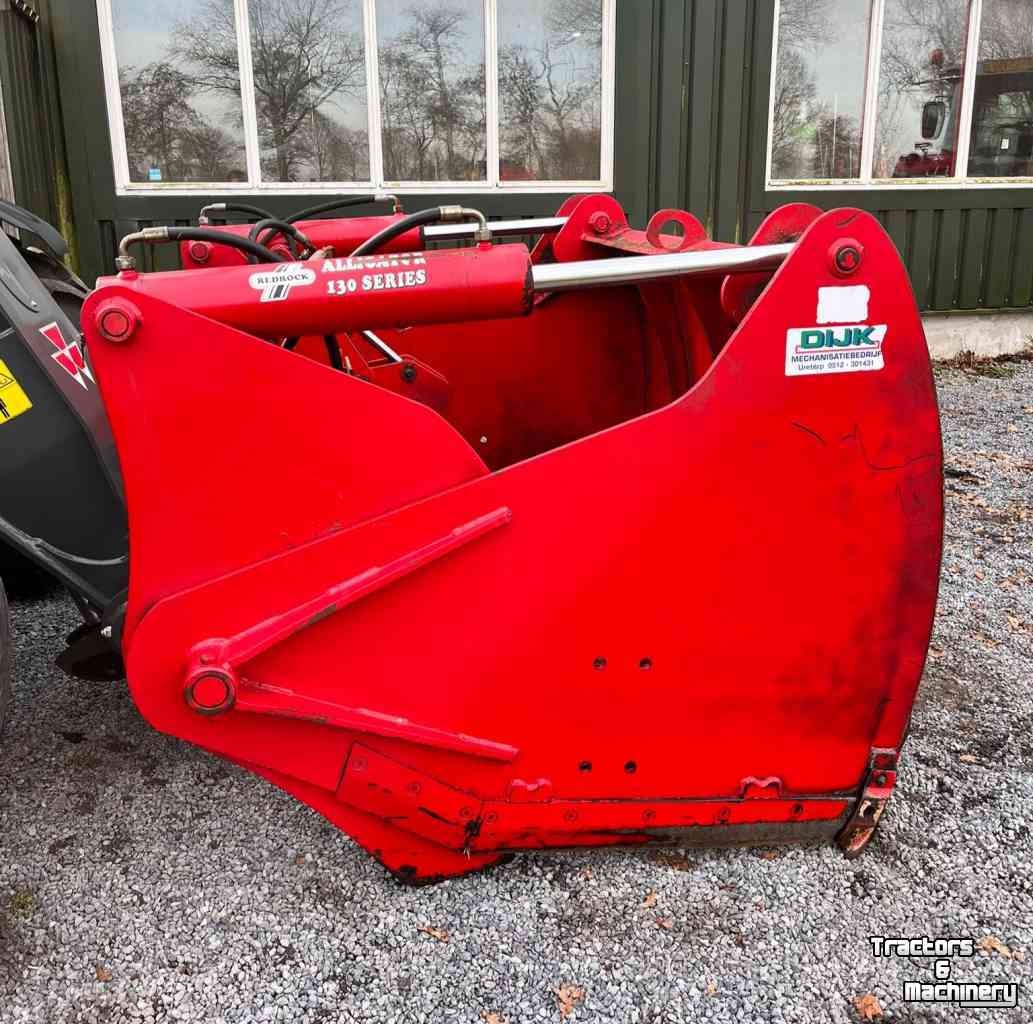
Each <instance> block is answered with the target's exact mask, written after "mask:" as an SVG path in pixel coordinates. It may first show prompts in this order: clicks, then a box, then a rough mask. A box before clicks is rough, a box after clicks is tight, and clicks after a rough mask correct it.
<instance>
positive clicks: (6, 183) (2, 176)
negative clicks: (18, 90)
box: [0, 82, 14, 203]
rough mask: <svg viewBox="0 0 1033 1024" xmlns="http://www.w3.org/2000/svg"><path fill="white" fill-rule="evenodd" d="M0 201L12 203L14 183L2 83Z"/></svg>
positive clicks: (0, 108) (0, 105)
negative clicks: (4, 200)
mask: <svg viewBox="0 0 1033 1024" xmlns="http://www.w3.org/2000/svg"><path fill="white" fill-rule="evenodd" d="M0 199H6V200H8V201H9V202H12V203H13V202H14V181H13V180H12V174H11V153H10V150H9V149H8V146H7V120H6V117H5V115H4V91H3V83H2V82H0Z"/></svg>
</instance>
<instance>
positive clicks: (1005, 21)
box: [968, 0, 1033, 178]
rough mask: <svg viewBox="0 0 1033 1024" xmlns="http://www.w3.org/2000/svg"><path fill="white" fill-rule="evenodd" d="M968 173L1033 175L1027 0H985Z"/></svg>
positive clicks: (1031, 37)
mask: <svg viewBox="0 0 1033 1024" xmlns="http://www.w3.org/2000/svg"><path fill="white" fill-rule="evenodd" d="M968 173H969V174H970V175H971V176H972V177H977V178H1010V177H1011V178H1014V177H1026V176H1029V175H1033V29H1031V16H1030V4H1029V0H983V24H982V31H981V33H980V38H979V65H978V67H977V69H976V90H975V103H974V106H973V111H972V138H971V144H970V148H969V161H968Z"/></svg>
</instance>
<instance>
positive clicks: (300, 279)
mask: <svg viewBox="0 0 1033 1024" xmlns="http://www.w3.org/2000/svg"><path fill="white" fill-rule="evenodd" d="M315 280H316V275H315V272H314V271H312V270H309V269H308V267H302V266H300V265H299V264H297V263H281V264H280V265H279V266H278V267H277V268H276V269H275V270H263V271H261V272H260V273H257V274H252V275H251V276H250V277H249V278H248V284H250V285H251V287H252V288H254V289H255V291H258V292H261V293H262V296H261V298H260V299H259V300H258V301H259V302H282V301H283V300H284V299H285V298H287V296H288V295H290V293H291V289H292V288H296V287H297V286H298V285H305V284H313V283H314V282H315Z"/></svg>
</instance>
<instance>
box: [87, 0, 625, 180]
mask: <svg viewBox="0 0 1033 1024" xmlns="http://www.w3.org/2000/svg"><path fill="white" fill-rule="evenodd" d="M233 3H234V8H235V12H236V15H237V33H238V37H237V47H238V55H239V60H240V79H241V106H242V112H243V123H244V145H245V152H246V157H247V170H248V180H247V181H246V182H225V181H214V182H191V183H190V184H189V185H184V184H178V183H175V182H170V183H164V182H149V181H147V182H134V181H130V176H129V155H128V150H127V148H126V136H125V123H124V121H123V119H122V97H121V91H120V89H119V82H118V58H117V54H116V51H115V27H114V19H113V16H112V9H111V0H97V22H98V27H99V30H100V48H101V59H102V63H103V69H104V91H105V96H106V99H107V109H108V125H109V126H110V131H111V156H112V162H113V165H114V171H115V190H116V193H117V194H118V195H120V196H129V195H141V194H144V195H154V194H160V195H167V196H207V195H210V194H211V193H213V192H218V193H220V194H227V195H230V194H232V195H269V194H274V195H288V196H291V195H312V194H316V195H318V194H319V193H322V192H326V193H330V194H333V195H353V194H355V195H358V194H362V193H365V192H369V191H371V190H383V191H389V192H393V193H397V194H399V195H420V194H426V193H437V192H449V193H464V194H465V193H491V194H495V195H510V194H526V193H532V194H533V193H553V192H563V193H569V192H612V191H613V164H614V101H615V86H616V45H615V40H616V24H617V0H602V4H603V38H602V51H601V55H600V57H601V64H602V67H601V70H602V83H601V84H602V103H601V116H602V124H601V126H600V128H601V131H600V170H601V172H602V177H601V178H599V179H598V180H596V181H552V180H550V181H513V182H507V181H501V180H500V179H499V118H498V111H499V81H498V46H497V41H498V0H482V3H483V5H484V12H483V17H484V44H485V83H486V86H485V87H486V89H487V97H486V104H485V106H486V112H487V146H486V152H487V163H488V167H487V175H488V177H487V180H485V181H426V182H410V181H407V182H398V181H391V180H390V179H385V178H384V175H383V154H382V152H381V117H380V88H379V69H378V61H377V46H376V0H361V3H362V12H363V34H364V38H365V45H366V97H367V112H368V113H367V131H368V132H369V161H370V171H371V175H370V179H369V180H367V181H360V182H332V181H318V182H315V181H314V182H302V181H292V182H272V181H270V182H265V181H262V177H261V162H260V156H259V146H258V116H257V113H256V106H255V92H254V81H253V72H252V68H251V33H250V30H249V29H250V19H249V16H248V6H247V0H233Z"/></svg>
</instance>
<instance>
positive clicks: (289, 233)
mask: <svg viewBox="0 0 1033 1024" xmlns="http://www.w3.org/2000/svg"><path fill="white" fill-rule="evenodd" d="M277 235H283V237H284V239H285V240H286V242H287V247H288V248H289V249H290V251H291V255H292V256H294V257H295V258H297V256H298V249H297V248H296V246H295V243H296V244H297V246H300V247H302V248H304V249H307V250H308V251H309V252H313V251H314V250H315V248H316V247H315V246H314V245H313V244H312V243H311V242H310V241H309V240H308V239H307V238H306V237H305V236H304V235H303V234H302V233H301V232H300V231H299V230H298V229H297V228H296V227H294V225H293V224H288V223H287V222H286V221H283V220H279V219H278V218H276V217H266V219H265V220H260V221H258V223H257V224H252V225H251V230H250V231H249V232H248V238H250V239H251V241H252V242H258V244H259V245H266V246H267V245H269V243H270V242H271V241H272V240H273V239H274V238H275V237H276V236H277ZM263 236H264V237H263Z"/></svg>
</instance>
